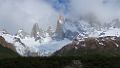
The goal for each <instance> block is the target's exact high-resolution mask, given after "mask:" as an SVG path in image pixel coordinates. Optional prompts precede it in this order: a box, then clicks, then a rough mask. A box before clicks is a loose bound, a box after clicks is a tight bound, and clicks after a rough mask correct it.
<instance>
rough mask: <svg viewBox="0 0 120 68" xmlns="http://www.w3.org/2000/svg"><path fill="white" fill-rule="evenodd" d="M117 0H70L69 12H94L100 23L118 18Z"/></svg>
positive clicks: (118, 6) (77, 14) (119, 7)
mask: <svg viewBox="0 0 120 68" xmlns="http://www.w3.org/2000/svg"><path fill="white" fill-rule="evenodd" d="M119 4H120V1H119V0H71V14H74V15H75V16H80V15H85V14H88V13H92V14H94V15H95V16H96V17H97V18H98V20H99V21H101V22H102V23H104V22H106V21H110V20H112V19H114V18H120V5H119Z"/></svg>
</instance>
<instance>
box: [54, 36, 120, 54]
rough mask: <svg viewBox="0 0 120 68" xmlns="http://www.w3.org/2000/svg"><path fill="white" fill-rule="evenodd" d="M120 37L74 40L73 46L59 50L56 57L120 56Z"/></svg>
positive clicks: (69, 45)
mask: <svg viewBox="0 0 120 68" xmlns="http://www.w3.org/2000/svg"><path fill="white" fill-rule="evenodd" d="M119 45H120V37H116V36H106V37H98V38H95V37H89V38H80V39H74V40H73V42H72V43H71V44H68V45H66V46H64V47H63V48H62V49H60V50H58V51H57V52H56V53H55V55H59V56H61V55H62V56H80V55H82V54H93V53H98V54H102V55H113V56H116V55H120V46H119Z"/></svg>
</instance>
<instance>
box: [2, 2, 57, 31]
mask: <svg viewBox="0 0 120 68" xmlns="http://www.w3.org/2000/svg"><path fill="white" fill-rule="evenodd" d="M57 16H58V13H57V12H56V11H55V10H54V8H52V7H51V6H50V5H49V4H47V3H46V2H44V1H43V0H0V26H1V27H3V28H5V29H7V30H8V31H10V32H12V33H15V32H16V31H17V30H18V29H20V28H23V29H25V31H28V32H30V30H31V28H32V25H33V24H34V23H39V25H40V27H41V28H47V26H48V25H52V26H53V27H55V25H56V20H57Z"/></svg>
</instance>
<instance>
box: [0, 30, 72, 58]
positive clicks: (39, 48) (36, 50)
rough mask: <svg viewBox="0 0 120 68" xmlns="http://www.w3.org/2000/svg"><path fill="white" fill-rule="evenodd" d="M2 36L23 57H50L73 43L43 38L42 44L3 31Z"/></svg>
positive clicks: (29, 38)
mask: <svg viewBox="0 0 120 68" xmlns="http://www.w3.org/2000/svg"><path fill="white" fill-rule="evenodd" d="M0 36H2V37H4V38H5V40H6V41H7V42H8V43H12V44H13V45H14V46H15V48H16V51H17V52H18V53H19V54H20V55H21V56H50V55H51V54H53V53H54V52H55V51H57V50H59V49H61V48H62V47H63V46H65V45H67V44H68V43H71V41H70V40H68V39H64V40H62V41H56V40H52V39H51V38H50V37H46V38H43V39H42V41H41V42H40V41H39V40H38V41H35V39H34V38H33V37H29V36H26V37H25V38H20V37H19V36H15V35H10V34H3V31H1V32H0Z"/></svg>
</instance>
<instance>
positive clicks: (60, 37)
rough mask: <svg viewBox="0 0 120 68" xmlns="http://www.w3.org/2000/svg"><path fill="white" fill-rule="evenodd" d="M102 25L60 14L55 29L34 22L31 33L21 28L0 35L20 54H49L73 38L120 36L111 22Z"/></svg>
mask: <svg viewBox="0 0 120 68" xmlns="http://www.w3.org/2000/svg"><path fill="white" fill-rule="evenodd" d="M90 20H91V19H90ZM112 22H115V23H119V20H118V19H116V20H113V21H112ZM104 27H105V28H104ZM104 27H101V28H100V29H97V28H96V27H94V26H91V24H90V23H89V20H88V19H87V20H86V19H75V20H73V19H69V18H63V17H62V16H60V17H59V18H58V21H57V25H56V30H55V31H53V30H52V28H51V27H50V26H49V27H48V29H47V30H43V29H41V28H39V25H38V24H37V23H35V24H34V25H33V28H32V30H31V34H29V33H27V32H25V31H24V30H23V29H20V30H18V32H17V33H16V34H15V35H11V34H9V33H8V32H7V31H6V30H0V36H2V37H3V38H4V39H5V41H6V42H8V43H10V44H13V45H12V47H13V48H15V49H14V50H16V52H17V53H18V54H20V55H21V56H50V55H52V54H53V53H55V52H56V51H58V50H60V49H61V48H63V47H64V46H66V45H67V44H70V43H72V42H73V41H74V40H81V39H82V40H83V38H89V37H94V38H99V37H107V36H115V37H119V36H120V28H118V27H119V26H116V25H115V24H111V25H110V26H108V25H106V26H104ZM77 43H79V42H76V44H77Z"/></svg>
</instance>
